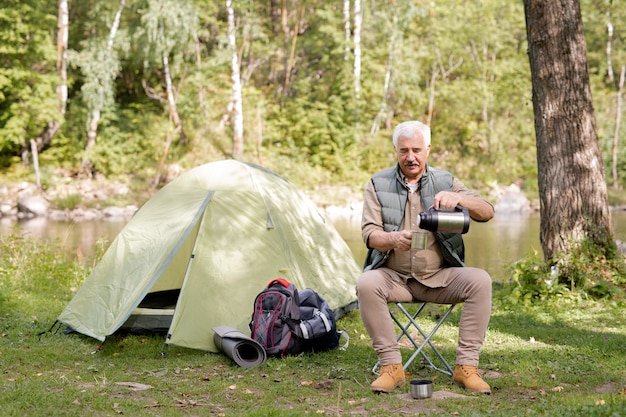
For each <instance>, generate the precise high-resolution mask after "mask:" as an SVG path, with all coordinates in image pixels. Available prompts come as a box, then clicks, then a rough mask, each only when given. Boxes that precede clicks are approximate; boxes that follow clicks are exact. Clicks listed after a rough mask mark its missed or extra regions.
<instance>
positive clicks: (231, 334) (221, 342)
mask: <svg viewBox="0 0 626 417" xmlns="http://www.w3.org/2000/svg"><path fill="white" fill-rule="evenodd" d="M213 331H214V332H215V333H214V334H213V341H214V342H215V345H216V346H217V348H218V349H219V350H220V351H221V352H223V353H224V354H225V355H226V356H228V357H229V358H231V359H232V360H233V361H235V363H236V364H237V365H239V366H242V367H244V368H252V367H253V366H259V365H262V364H263V362H265V359H266V358H267V354H266V353H265V349H263V346H261V344H260V343H259V342H257V341H256V340H254V339H252V338H250V337H249V336H246V335H245V334H243V333H241V332H240V331H239V330H237V329H233V328H232V327H228V326H217V327H214V328H213Z"/></svg>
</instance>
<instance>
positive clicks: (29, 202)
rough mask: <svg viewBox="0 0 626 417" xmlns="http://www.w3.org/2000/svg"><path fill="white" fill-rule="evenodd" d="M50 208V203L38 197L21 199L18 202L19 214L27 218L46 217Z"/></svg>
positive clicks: (29, 196) (30, 196)
mask: <svg viewBox="0 0 626 417" xmlns="http://www.w3.org/2000/svg"><path fill="white" fill-rule="evenodd" d="M49 208H50V203H48V202H47V201H46V199H44V198H43V197H39V196H36V195H28V196H26V197H20V198H19V200H18V201H17V214H18V216H20V215H21V216H22V217H25V218H31V217H42V216H46V215H47V214H48V209H49Z"/></svg>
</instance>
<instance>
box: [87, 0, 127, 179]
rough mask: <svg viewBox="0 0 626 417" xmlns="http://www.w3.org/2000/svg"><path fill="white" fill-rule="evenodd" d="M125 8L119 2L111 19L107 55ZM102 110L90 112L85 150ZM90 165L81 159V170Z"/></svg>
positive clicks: (123, 2)
mask: <svg viewBox="0 0 626 417" xmlns="http://www.w3.org/2000/svg"><path fill="white" fill-rule="evenodd" d="M125 6H126V0H120V5H119V7H118V9H117V13H115V18H114V19H113V24H112V25H111V29H110V31H109V38H108V39H107V46H106V48H107V49H106V52H105V53H107V54H109V53H111V50H112V49H113V42H114V41H115V35H116V34H117V30H118V29H119V26H120V19H121V17H122V11H123V10H124V7H125ZM101 110H102V109H101V108H99V107H96V108H95V109H93V110H92V111H91V114H90V116H89V123H88V126H89V130H88V131H87V145H86V146H85V150H89V149H91V148H93V147H94V146H95V144H96V138H97V136H98V124H99V123H100V111H101ZM88 165H90V161H89V160H88V159H87V158H84V159H83V168H85V167H87V166H88Z"/></svg>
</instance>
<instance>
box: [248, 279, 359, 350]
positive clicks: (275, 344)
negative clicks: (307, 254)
mask: <svg viewBox="0 0 626 417" xmlns="http://www.w3.org/2000/svg"><path fill="white" fill-rule="evenodd" d="M250 331H251V333H252V334H251V337H252V339H254V340H256V341H257V342H259V343H260V344H261V346H263V348H264V349H265V351H266V353H267V355H268V356H275V357H284V356H289V355H298V354H300V353H302V352H322V351H325V350H330V349H335V348H338V347H339V339H340V336H341V335H342V334H344V332H337V323H336V321H335V316H334V314H333V311H332V310H331V308H330V307H329V306H328V303H327V302H326V300H324V298H323V297H322V296H321V295H319V294H318V293H316V292H315V291H313V290H312V289H310V288H305V289H304V290H302V291H300V292H298V289H297V288H296V286H295V285H294V284H292V283H290V282H288V281H287V280H284V279H275V280H272V281H270V283H269V284H268V285H267V287H266V288H264V289H263V290H262V291H261V292H260V293H259V294H258V295H257V296H256V299H255V300H254V311H253V313H252V321H251V322H250ZM345 337H346V338H347V334H346V335H345ZM346 346H347V345H346Z"/></svg>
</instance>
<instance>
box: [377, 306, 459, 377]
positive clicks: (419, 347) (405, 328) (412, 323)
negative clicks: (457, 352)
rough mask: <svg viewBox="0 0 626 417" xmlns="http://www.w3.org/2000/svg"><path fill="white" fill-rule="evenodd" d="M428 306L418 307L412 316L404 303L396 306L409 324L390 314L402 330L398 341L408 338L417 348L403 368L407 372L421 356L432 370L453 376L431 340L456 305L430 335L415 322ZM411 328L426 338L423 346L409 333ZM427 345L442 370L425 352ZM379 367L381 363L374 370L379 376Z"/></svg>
mask: <svg viewBox="0 0 626 417" xmlns="http://www.w3.org/2000/svg"><path fill="white" fill-rule="evenodd" d="M426 304H427V303H421V305H420V306H419V307H418V309H417V311H416V312H415V313H414V314H411V313H409V312H408V311H407V310H406V308H405V307H404V306H403V305H402V303H396V305H397V306H398V308H399V309H400V311H402V313H403V314H404V315H405V316H406V318H407V319H408V320H409V321H408V323H407V324H402V323H401V322H400V320H399V319H398V318H397V317H396V316H395V315H394V314H393V313H392V312H391V311H390V312H389V314H390V315H391V318H392V319H393V321H394V322H395V323H396V325H397V326H398V327H399V329H400V332H399V333H398V336H397V338H396V340H397V341H400V339H402V338H403V337H406V338H407V339H408V340H409V341H410V342H411V344H412V345H413V346H414V347H415V351H414V352H413V354H412V355H411V357H410V358H409V359H408V360H406V361H405V362H404V364H403V366H402V367H403V368H404V370H406V369H407V368H408V367H409V366H410V365H411V363H413V361H414V360H415V359H416V358H417V357H418V355H421V356H422V358H423V359H424V360H425V361H426V363H427V364H428V366H429V367H430V368H432V369H434V370H436V371H439V372H441V373H443V374H445V375H448V376H452V373H453V370H452V367H450V364H448V362H447V361H446V359H445V358H444V357H443V355H442V354H441V352H440V351H439V349H437V348H436V347H435V345H434V344H433V343H432V341H431V338H432V337H433V336H434V335H435V333H437V331H438V330H439V328H440V327H441V325H442V324H443V323H444V322H445V321H446V319H447V318H448V316H449V315H450V313H451V312H452V310H453V309H454V307H455V305H454V304H452V305H450V307H449V308H448V309H447V310H446V312H445V313H444V314H443V316H441V318H440V319H439V321H437V323H436V324H435V326H434V327H433V329H432V330H431V331H430V333H428V334H426V332H425V331H424V330H423V329H422V328H421V327H420V326H419V324H418V323H417V322H416V321H415V319H416V318H417V316H419V314H420V313H421V312H422V310H423V309H424V307H425V306H426ZM411 327H415V328H416V329H417V331H418V332H419V333H420V334H421V335H422V337H423V338H424V340H423V341H422V343H421V344H418V343H417V342H416V341H415V340H414V339H413V338H412V337H411V335H410V333H409V330H410V329H411ZM427 345H428V346H430V348H431V349H432V351H433V352H434V353H435V355H437V357H438V358H439V361H440V362H441V363H442V365H443V368H441V367H439V366H436V365H435V364H434V363H433V361H432V360H431V358H430V357H429V356H428V355H427V354H426V353H425V352H424V348H425V347H426V346H427ZM379 366H380V363H379V362H376V364H374V367H373V368H372V373H374V374H377V373H378V368H379Z"/></svg>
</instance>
